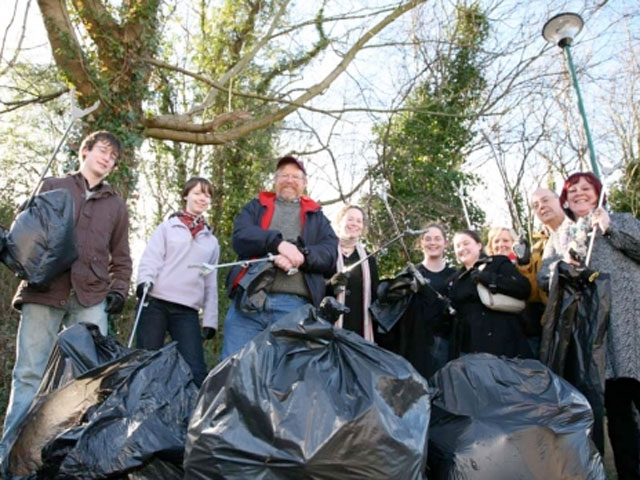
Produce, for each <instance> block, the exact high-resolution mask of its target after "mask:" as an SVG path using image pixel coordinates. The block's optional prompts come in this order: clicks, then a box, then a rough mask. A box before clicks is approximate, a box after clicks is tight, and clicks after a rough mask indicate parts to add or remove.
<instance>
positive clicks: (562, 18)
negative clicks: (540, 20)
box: [542, 12, 584, 47]
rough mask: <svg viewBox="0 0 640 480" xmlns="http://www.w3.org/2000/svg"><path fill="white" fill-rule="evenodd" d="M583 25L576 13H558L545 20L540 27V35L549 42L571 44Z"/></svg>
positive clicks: (562, 45) (561, 45)
mask: <svg viewBox="0 0 640 480" xmlns="http://www.w3.org/2000/svg"><path fill="white" fill-rule="evenodd" d="M583 26H584V21H583V20H582V17H581V16H580V15H578V14H577V13H570V12H567V13H560V14H558V15H556V16H554V17H552V18H550V19H549V20H547V23H545V24H544V27H543V28H542V36H543V37H544V39H545V40H546V41H547V42H549V43H553V44H555V45H558V46H559V47H565V46H567V45H571V42H572V41H573V39H574V38H575V36H576V35H578V34H579V33H580V31H581V30H582V27H583Z"/></svg>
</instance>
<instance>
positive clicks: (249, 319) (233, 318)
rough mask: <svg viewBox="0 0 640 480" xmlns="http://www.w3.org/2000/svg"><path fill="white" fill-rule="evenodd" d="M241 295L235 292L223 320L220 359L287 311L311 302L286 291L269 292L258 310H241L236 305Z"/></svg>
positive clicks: (289, 311) (237, 348)
mask: <svg viewBox="0 0 640 480" xmlns="http://www.w3.org/2000/svg"><path fill="white" fill-rule="evenodd" d="M240 297H242V295H241V294H240V292H236V294H235V296H234V298H233V301H232V302H231V306H230V307H229V310H228V311H227V317H226V318H225V321H224V340H223V342H222V354H221V355H220V360H224V359H225V358H227V357H228V356H230V355H233V354H234V353H236V352H237V351H238V350H240V349H241V348H242V347H244V346H245V345H246V344H247V343H249V342H250V341H251V340H253V338H254V337H255V336H256V335H258V334H259V333H261V332H263V331H264V330H266V329H267V328H269V327H270V326H271V325H273V324H274V323H276V322H277V321H278V320H280V319H281V318H282V317H284V316H285V315H287V314H288V313H291V312H293V311H294V310H297V309H298V308H300V307H302V306H304V305H307V304H308V303H310V302H311V300H309V299H308V298H305V297H301V296H300V295H292V294H288V293H270V294H269V295H267V300H266V302H265V304H264V309H263V310H262V311H260V312H250V313H248V312H243V311H242V310H240V306H239V305H238V304H239V302H240Z"/></svg>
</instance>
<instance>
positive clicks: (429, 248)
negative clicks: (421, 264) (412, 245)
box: [420, 227, 446, 258]
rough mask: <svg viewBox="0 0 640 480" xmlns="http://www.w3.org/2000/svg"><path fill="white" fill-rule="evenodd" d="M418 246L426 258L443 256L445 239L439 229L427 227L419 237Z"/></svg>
mask: <svg viewBox="0 0 640 480" xmlns="http://www.w3.org/2000/svg"><path fill="white" fill-rule="evenodd" d="M420 247H421V248H422V253H424V256H425V257H427V258H442V257H444V249H445V247H446V241H445V238H444V235H443V234H442V232H441V231H440V229H439V228H436V227H431V228H430V229H428V230H427V231H426V232H425V234H424V235H422V238H421V239H420Z"/></svg>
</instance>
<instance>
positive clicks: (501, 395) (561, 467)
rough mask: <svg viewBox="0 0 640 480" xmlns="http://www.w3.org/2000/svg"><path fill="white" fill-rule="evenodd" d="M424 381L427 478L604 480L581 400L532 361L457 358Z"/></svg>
mask: <svg viewBox="0 0 640 480" xmlns="http://www.w3.org/2000/svg"><path fill="white" fill-rule="evenodd" d="M430 381H431V383H432V385H433V387H434V388H435V389H436V390H437V392H438V393H437V394H436V396H435V397H434V399H433V403H432V415H431V424H430V426H429V479H430V480H445V479H446V480H453V479H455V480H561V479H581V480H604V479H605V474H604V468H603V466H602V460H601V457H600V454H599V453H598V451H597V449H596V447H595V445H594V444H593V442H592V441H591V440H590V438H589V432H590V430H591V428H592V425H593V414H592V412H591V408H590V407H589V403H588V402H587V400H586V398H585V397H584V396H583V395H582V394H581V393H580V392H578V390H576V389H575V388H574V387H572V386H571V385H570V384H569V383H568V382H566V381H565V380H563V379H562V378H560V377H558V376H557V375H555V374H554V373H553V372H552V371H551V370H549V369H548V368H546V367H545V366H544V365H542V364H541V363H540V362H538V361H537V360H529V359H527V360H520V359H506V358H498V357H495V356H493V355H489V354H474V355H465V356H464V357H461V358H459V359H457V360H454V361H451V362H449V363H448V364H447V365H445V366H444V367H443V368H442V369H440V370H439V371H438V372H437V373H436V374H435V375H434V376H433V377H432V378H431V380H430Z"/></svg>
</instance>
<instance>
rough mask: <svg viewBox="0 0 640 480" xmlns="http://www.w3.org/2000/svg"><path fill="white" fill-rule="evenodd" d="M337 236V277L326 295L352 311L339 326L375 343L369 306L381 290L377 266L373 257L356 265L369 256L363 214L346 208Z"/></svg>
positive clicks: (334, 277) (340, 214)
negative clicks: (331, 296) (363, 242)
mask: <svg viewBox="0 0 640 480" xmlns="http://www.w3.org/2000/svg"><path fill="white" fill-rule="evenodd" d="M336 224H337V227H336V234H337V235H338V240H339V243H338V261H337V265H336V270H337V273H336V274H335V275H334V276H333V277H332V278H331V280H330V282H329V286H328V289H327V295H333V296H335V297H336V299H338V301H339V302H341V303H343V304H344V305H346V306H347V307H348V308H349V312H348V313H345V314H344V315H341V316H340V318H339V319H338V321H337V322H336V326H338V327H341V328H344V329H346V330H351V331H352V332H356V333H357V334H358V335H360V336H362V337H364V338H365V339H366V340H369V341H371V342H373V341H374V331H375V328H374V325H373V321H372V319H371V314H370V313H369V306H370V305H371V303H372V302H374V301H375V299H376V289H377V287H378V266H377V264H376V260H375V258H374V257H369V258H368V260H367V261H365V262H363V263H361V264H359V265H358V266H357V267H353V265H354V264H355V263H357V262H359V261H361V260H362V259H364V258H366V257H367V255H368V253H367V252H366V251H365V249H364V245H363V244H362V241H361V239H362V236H363V235H364V234H365V233H366V218H365V214H364V210H363V209H362V208H361V207H359V206H357V205H345V206H344V207H343V208H342V209H341V210H340V212H339V213H338V216H337V218H336Z"/></svg>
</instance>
